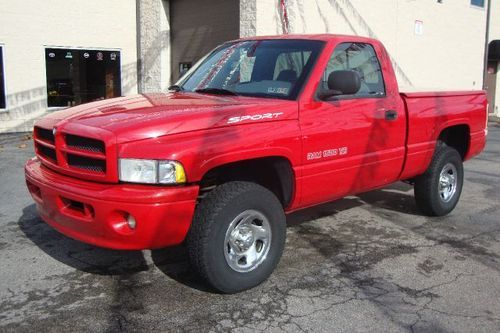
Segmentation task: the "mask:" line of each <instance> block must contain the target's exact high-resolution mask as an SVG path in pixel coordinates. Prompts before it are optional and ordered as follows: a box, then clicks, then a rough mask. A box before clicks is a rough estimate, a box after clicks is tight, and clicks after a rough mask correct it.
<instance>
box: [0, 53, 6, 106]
mask: <svg viewBox="0 0 500 333" xmlns="http://www.w3.org/2000/svg"><path fill="white" fill-rule="evenodd" d="M0 109H5V82H4V77H3V48H2V47H1V46H0Z"/></svg>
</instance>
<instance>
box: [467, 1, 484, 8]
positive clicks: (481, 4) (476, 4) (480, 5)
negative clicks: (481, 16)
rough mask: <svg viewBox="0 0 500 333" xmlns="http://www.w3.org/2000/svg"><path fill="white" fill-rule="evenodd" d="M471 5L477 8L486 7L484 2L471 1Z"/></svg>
mask: <svg viewBox="0 0 500 333" xmlns="http://www.w3.org/2000/svg"><path fill="white" fill-rule="evenodd" d="M470 4H471V5H473V6H476V7H484V0H470Z"/></svg>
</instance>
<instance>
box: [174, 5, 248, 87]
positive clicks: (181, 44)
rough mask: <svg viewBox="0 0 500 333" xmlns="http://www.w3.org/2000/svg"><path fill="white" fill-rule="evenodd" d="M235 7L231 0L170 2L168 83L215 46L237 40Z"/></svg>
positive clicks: (237, 28)
mask: <svg viewBox="0 0 500 333" xmlns="http://www.w3.org/2000/svg"><path fill="white" fill-rule="evenodd" d="M239 6H240V2H239V1H235V0H211V1H206V0H172V1H170V29H171V30H170V34H171V42H172V45H171V46H172V48H171V50H172V67H171V68H172V75H171V80H172V84H173V83H175V82H176V81H177V80H178V79H179V77H180V72H181V71H183V70H186V69H188V67H190V65H192V64H194V63H196V61H198V60H199V59H200V58H201V57H203V56H204V55H205V54H207V53H208V52H210V51H211V50H212V49H214V48H215V47H216V46H217V45H219V44H221V43H223V42H225V41H228V40H233V39H237V38H239V34H240V29H239V24H240V15H239V13H240V7H239Z"/></svg>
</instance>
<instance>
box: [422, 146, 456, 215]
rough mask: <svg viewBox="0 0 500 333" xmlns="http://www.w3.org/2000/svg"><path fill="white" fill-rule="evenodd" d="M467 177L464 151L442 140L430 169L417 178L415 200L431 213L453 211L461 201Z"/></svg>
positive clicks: (428, 213) (427, 213) (423, 210)
mask: <svg viewBox="0 0 500 333" xmlns="http://www.w3.org/2000/svg"><path fill="white" fill-rule="evenodd" d="M463 181H464V169H463V163H462V158H461V157H460V154H459V153H458V152H457V151H456V150H455V149H453V148H451V147H449V146H447V145H446V144H444V143H438V145H437V148H436V151H435V152H434V157H433V158H432V161H431V164H430V165H429V167H428V169H427V171H426V172H425V173H424V174H423V175H421V176H418V177H417V178H416V179H415V200H416V202H417V206H418V207H419V208H420V210H421V211H422V212H423V213H424V214H426V215H429V216H443V215H446V214H448V213H450V212H451V211H452V210H453V209H454V208H455V206H456V205H457V203H458V200H459V199H460V194H461V193H462V186H463Z"/></svg>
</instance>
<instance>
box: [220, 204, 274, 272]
mask: <svg viewBox="0 0 500 333" xmlns="http://www.w3.org/2000/svg"><path fill="white" fill-rule="evenodd" d="M271 236H272V233H271V225H270V224H269V221H268V219H267V218H266V217H265V216H264V215H263V214H262V213H260V212H258V211H256V210H252V209H250V210H246V211H244V212H243V213H241V214H239V215H238V216H236V218H234V220H233V221H232V222H231V223H230V224H229V228H228V229H227V231H226V237H225V239H224V256H225V258H226V262H227V264H228V265H229V267H231V268H232V269H233V270H235V271H237V272H240V273H247V272H250V271H252V270H254V269H255V268H257V267H258V266H259V265H260V264H261V263H262V262H263V261H264V260H265V259H266V257H267V254H268V252H269V248H270V245H271Z"/></svg>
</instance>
